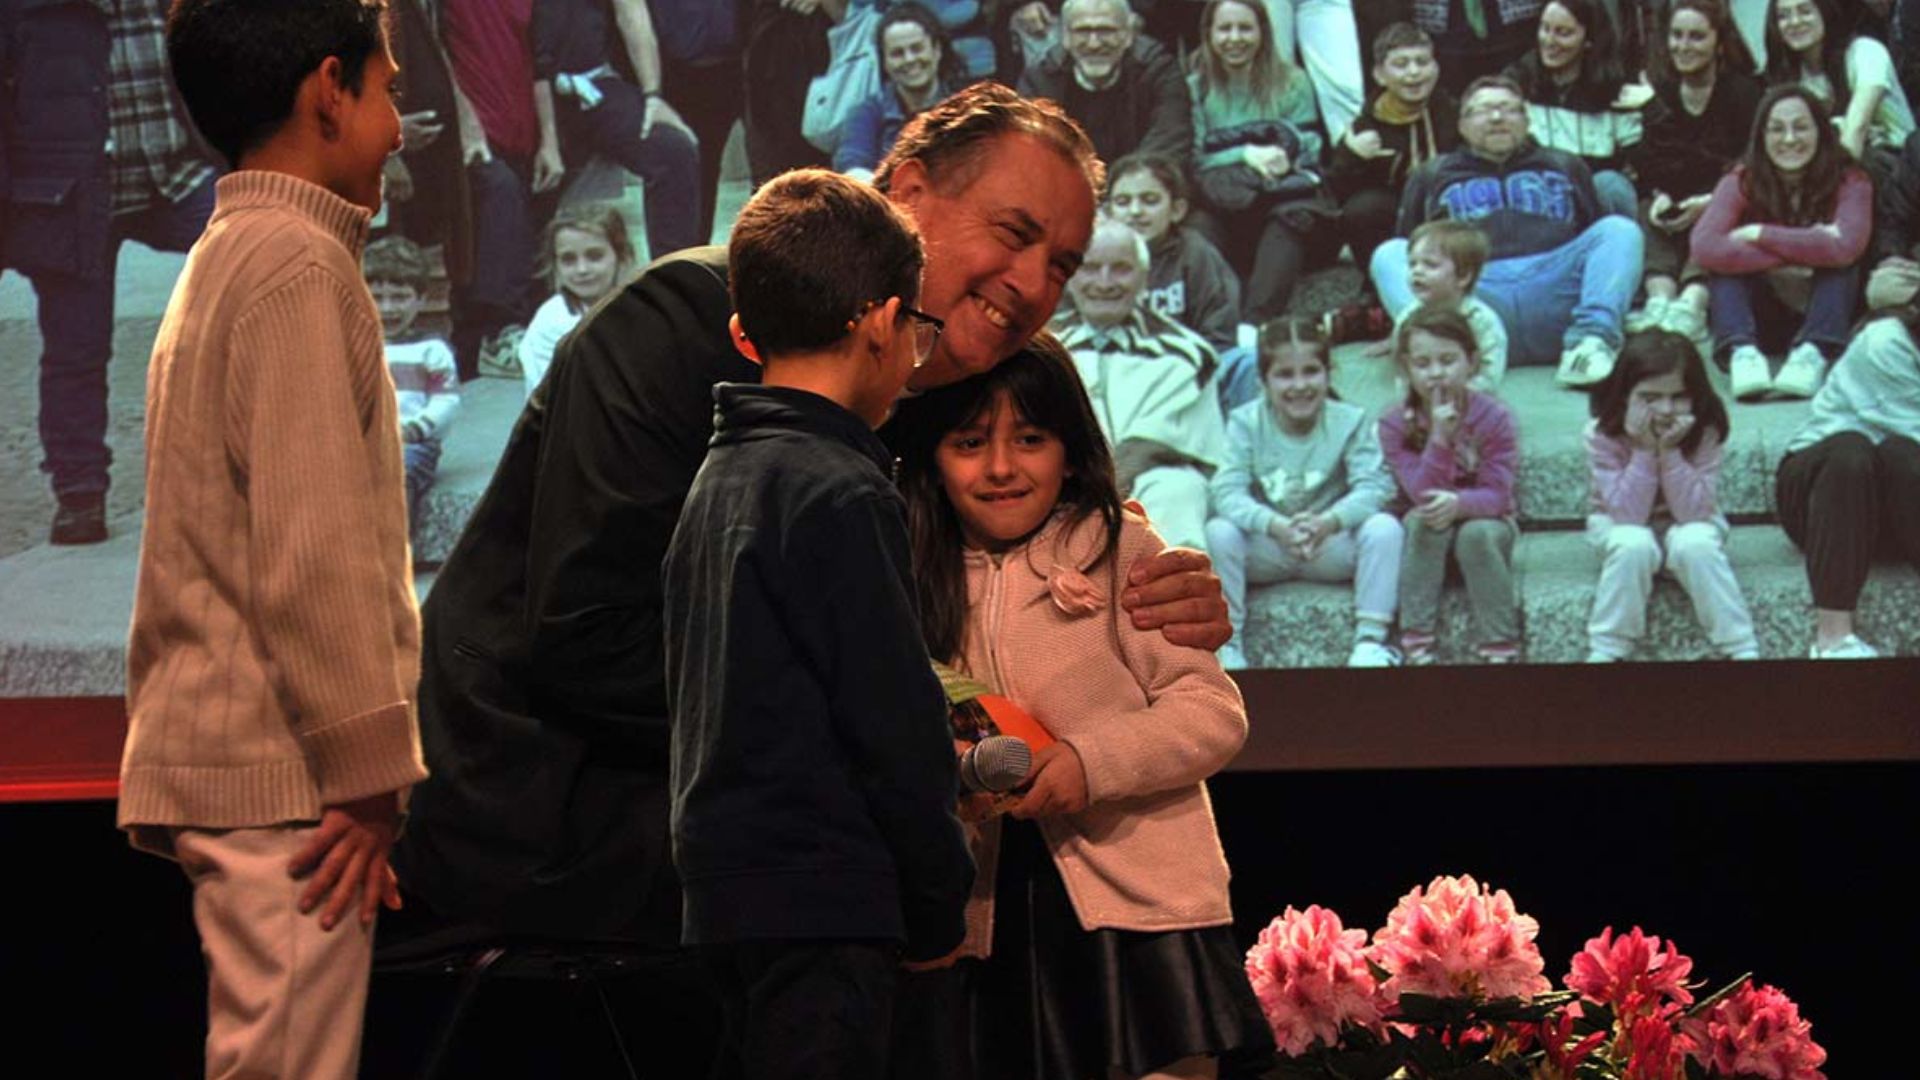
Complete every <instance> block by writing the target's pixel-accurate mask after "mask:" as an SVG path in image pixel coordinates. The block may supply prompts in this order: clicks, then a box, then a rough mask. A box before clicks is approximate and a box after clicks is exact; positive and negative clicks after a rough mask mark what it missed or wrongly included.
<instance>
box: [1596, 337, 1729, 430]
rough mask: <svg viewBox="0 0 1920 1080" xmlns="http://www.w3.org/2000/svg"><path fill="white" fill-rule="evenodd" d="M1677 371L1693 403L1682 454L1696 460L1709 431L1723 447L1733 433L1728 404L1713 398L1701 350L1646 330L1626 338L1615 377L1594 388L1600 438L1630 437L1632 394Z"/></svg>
mask: <svg viewBox="0 0 1920 1080" xmlns="http://www.w3.org/2000/svg"><path fill="white" fill-rule="evenodd" d="M1676 371H1677V372H1679V373H1680V385H1681V386H1682V387H1683V388H1684V389H1685V390H1686V392H1687V396H1688V397H1689V398H1691V399H1693V420H1694V423H1693V430H1691V431H1689V432H1687V433H1686V435H1685V436H1683V437H1682V438H1681V440H1680V453H1682V454H1683V455H1685V456H1687V457H1692V456H1693V452H1694V451H1695V450H1698V449H1700V440H1701V438H1702V437H1703V436H1705V434H1706V433H1707V431H1708V430H1712V431H1713V433H1714V434H1715V435H1716V436H1718V437H1719V440H1720V442H1721V443H1722V444H1724V443H1725V442H1726V441H1727V431H1728V430H1729V428H1730V427H1731V421H1730V420H1729V419H1728V417H1727V404H1726V402H1724V401H1721V400H1720V395H1719V394H1716V393H1714V392H1713V383H1712V382H1711V381H1709V380H1708V379H1707V365H1706V363H1705V362H1703V361H1702V360H1701V359H1700V350H1699V349H1698V348H1697V347H1695V345H1694V344H1693V342H1692V341H1690V340H1688V339H1687V338H1686V337H1685V336H1683V335H1680V334H1676V333H1673V332H1672V331H1670V330H1642V331H1640V332H1639V333H1635V334H1628V335H1627V340H1626V343H1625V344H1623V345H1622V346H1621V347H1620V358H1619V359H1618V360H1616V361H1614V365H1613V371H1612V372H1611V373H1610V374H1608V376H1607V377H1606V378H1605V379H1603V380H1601V382H1600V385H1599V386H1596V387H1594V388H1593V397H1592V398H1591V399H1590V400H1589V401H1588V403H1587V406H1588V409H1589V411H1591V412H1592V414H1593V418H1594V419H1595V420H1596V421H1598V426H1599V428H1600V431H1601V433H1602V434H1605V435H1610V436H1612V437H1614V438H1616V439H1617V438H1619V437H1620V436H1622V435H1624V434H1626V430H1627V405H1628V403H1629V402H1630V401H1631V400H1632V399H1633V388H1634V387H1636V386H1638V385H1640V384H1641V383H1642V382H1644V381H1646V380H1648V379H1657V378H1659V377H1660V376H1662V375H1671V374H1673V373H1674V372H1676Z"/></svg>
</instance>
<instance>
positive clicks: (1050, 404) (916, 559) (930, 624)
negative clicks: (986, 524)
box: [881, 331, 1121, 663]
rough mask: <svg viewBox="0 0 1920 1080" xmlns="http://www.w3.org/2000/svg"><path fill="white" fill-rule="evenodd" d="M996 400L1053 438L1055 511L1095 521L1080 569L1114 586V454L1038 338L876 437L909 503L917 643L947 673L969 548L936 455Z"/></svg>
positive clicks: (912, 402)
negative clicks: (1098, 571) (1058, 477)
mask: <svg viewBox="0 0 1920 1080" xmlns="http://www.w3.org/2000/svg"><path fill="white" fill-rule="evenodd" d="M1003 392H1004V393H1005V394H1006V395H1007V396H1008V398H1009V399H1011V402H1012V404H1013V407H1014V409H1015V410H1016V411H1017V412H1018V413H1019V414H1020V416H1021V417H1022V418H1023V419H1025V420H1026V421H1027V422H1028V423H1030V424H1033V425H1034V426H1035V427H1038V428H1042V429H1044V430H1046V431H1048V432H1051V433H1052V434H1053V436H1054V437H1055V438H1057V439H1059V440H1060V442H1061V445H1062V446H1063V447H1064V448H1065V450H1066V464H1067V478H1066V482H1065V483H1064V484H1062V485H1061V487H1060V501H1059V503H1058V505H1059V507H1060V508H1061V509H1063V510H1065V511H1066V514H1067V517H1068V520H1069V521H1070V522H1071V523H1073V524H1078V523H1079V522H1082V521H1086V520H1090V519H1097V520H1098V522H1099V524H1100V525H1101V527H1103V528H1104V529H1105V531H1106V536H1105V537H1104V540H1105V543H1104V544H1103V546H1102V547H1101V549H1100V555H1099V556H1098V557H1096V558H1095V559H1094V560H1093V561H1092V563H1091V564H1090V565H1087V566H1083V567H1079V568H1078V569H1080V570H1083V571H1092V570H1094V569H1095V568H1097V567H1099V566H1100V565H1101V564H1102V563H1105V564H1107V565H1108V572H1109V575H1110V576H1111V577H1112V579H1113V581H1114V583H1115V584H1117V583H1118V580H1119V578H1118V574H1119V567H1118V565H1117V564H1118V562H1119V560H1118V558H1117V557H1116V553H1117V552H1118V551H1119V547H1120V515H1121V508H1120V491H1119V488H1118V486H1117V485H1116V481H1115V480H1114V475H1113V451H1112V450H1111V449H1109V448H1108V446H1107V440H1106V436H1104V435H1102V434H1101V432H1100V421H1099V420H1098V419H1097V418H1096V417H1095V416H1094V413H1093V403H1092V402H1091V401H1089V400H1088V399H1087V388H1086V384H1085V383H1083V382H1082V381H1081V380H1080V373H1079V372H1078V371H1077V370H1075V368H1074V366H1073V357H1072V356H1071V355H1069V354H1068V353H1067V350H1066V348H1065V347H1064V346H1062V345H1061V344H1060V342H1059V339H1057V338H1055V337H1054V336H1053V335H1052V334H1051V333H1048V332H1045V331H1042V332H1041V333H1040V334H1038V335H1036V336H1035V337H1034V339H1033V340H1032V341H1030V342H1028V343H1027V347H1026V348H1025V349H1022V350H1021V351H1020V352H1017V353H1015V354H1014V355H1013V356H1012V357H1010V358H1008V359H1007V360H1004V361H1002V362H1001V363H999V364H998V365H996V366H995V367H994V368H993V369H992V370H991V371H987V372H983V373H982V374H979V375H975V376H974V377H972V378H970V379H964V380H962V381H960V382H957V383H954V384H952V385H951V386H943V387H940V388H939V389H937V390H931V391H928V392H927V393H925V394H922V395H920V396H919V397H915V398H911V399H908V400H906V401H903V402H901V403H900V410H899V413H898V415H896V416H895V418H894V420H893V422H892V423H890V424H888V425H887V426H886V427H885V428H883V429H881V434H882V435H884V436H885V437H886V439H887V441H888V443H889V445H890V447H891V448H892V450H893V452H894V453H896V454H898V455H900V466H899V471H900V477H899V484H900V494H901V495H902V496H903V497H904V498H905V499H906V502H907V532H908V535H909V537H910V539H911V541H912V546H913V578H914V582H915V583H916V589H917V592H918V593H919V601H920V628H921V633H922V636H923V637H925V638H926V642H927V653H928V654H929V655H930V656H932V657H933V658H934V659H936V660H939V661H942V662H946V663H951V662H953V661H955V660H958V659H960V654H961V651H962V649H963V648H964V646H965V641H964V638H965V633H966V626H967V566H966V541H965V539H964V537H963V535H962V533H961V531H960V519H959V516H958V515H957V514H956V513H955V512H954V509H953V503H952V502H950V501H949V500H948V499H947V491H946V487H945V485H944V483H943V482H942V480H941V477H940V466H939V463H938V462H937V461H936V460H935V456H934V455H935V452H936V451H937V450H938V449H939V448H940V444H941V443H942V442H943V441H944V440H945V439H946V437H947V434H948V433H949V432H952V431H954V430H955V429H957V428H961V427H964V426H966V425H967V424H969V423H971V422H972V421H973V420H974V419H975V418H977V417H979V416H980V415H981V414H982V413H984V412H986V411H987V410H989V409H991V408H993V403H994V401H995V399H996V398H998V397H999V395H1000V394H1001V393H1003ZM1116 591H1117V590H1116Z"/></svg>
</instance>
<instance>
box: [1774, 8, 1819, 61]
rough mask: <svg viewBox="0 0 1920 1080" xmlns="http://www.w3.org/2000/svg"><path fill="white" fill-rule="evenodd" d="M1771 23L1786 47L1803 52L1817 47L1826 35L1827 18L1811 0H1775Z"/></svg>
mask: <svg viewBox="0 0 1920 1080" xmlns="http://www.w3.org/2000/svg"><path fill="white" fill-rule="evenodd" d="M1773 24H1774V26H1776V27H1778V28H1779V30H1780V40H1782V41H1784V42H1786V43H1787V48H1789V49H1792V50H1793V51H1794V52H1797V53H1803V52H1808V51H1810V50H1813V49H1818V48H1819V47H1820V43H1821V42H1823V41H1825V40H1826V37H1827V20H1826V19H1825V18H1823V17H1822V16H1821V14H1820V8H1819V5H1817V4H1815V3H1814V2H1813V0H1776V2H1775V4H1774V5H1773Z"/></svg>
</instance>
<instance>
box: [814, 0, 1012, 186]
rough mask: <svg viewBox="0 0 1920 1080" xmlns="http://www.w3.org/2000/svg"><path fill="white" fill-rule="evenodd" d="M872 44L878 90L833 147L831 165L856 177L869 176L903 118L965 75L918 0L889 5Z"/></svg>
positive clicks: (944, 93) (959, 83)
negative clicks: (877, 64)
mask: <svg viewBox="0 0 1920 1080" xmlns="http://www.w3.org/2000/svg"><path fill="white" fill-rule="evenodd" d="M983 44H985V43H984V42H983ZM874 46H875V49H876V51H877V52H878V53H879V56H880V91H879V93H877V94H875V95H874V96H872V97H870V98H868V99H867V100H865V101H863V102H861V103H860V104H859V105H856V106H854V109H853V111H852V112H851V113H849V114H848V115H847V120H846V123H845V125H844V126H843V127H842V128H841V130H840V145H839V147H838V148H836V149H835V150H834V152H833V167H834V168H835V169H837V170H839V171H840V172H843V173H846V174H847V175H848V176H853V177H857V178H859V179H861V180H871V179H873V170H874V169H875V168H877V167H879V165H880V159H881V158H884V157H886V156H887V151H889V150H891V149H893V141H894V140H895V139H897V138H899V137H900V129H901V128H903V127H905V126H907V121H908V120H911V119H913V117H914V116H915V115H916V114H918V113H919V112H920V110H922V109H924V108H926V107H927V106H929V105H932V104H933V103H934V102H936V101H939V100H940V99H942V98H944V97H946V96H947V95H948V94H951V93H953V92H954V91H955V90H958V89H960V87H961V86H963V85H965V84H966V81H967V65H966V62H965V61H964V60H962V59H961V57H960V54H959V53H957V52H955V51H954V48H953V42H951V41H949V40H948V39H947V32H946V30H944V29H942V28H941V26H940V22H939V20H938V19H937V18H935V17H934V14H933V13H932V12H930V11H928V10H927V9H926V8H923V7H921V6H920V5H919V4H900V5H898V6H895V7H891V8H888V9H887V12H886V14H884V15H882V16H881V17H880V23H879V27H878V29H876V30H875V31H874ZM989 49H991V46H989Z"/></svg>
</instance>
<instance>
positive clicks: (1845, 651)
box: [1807, 634, 1880, 660]
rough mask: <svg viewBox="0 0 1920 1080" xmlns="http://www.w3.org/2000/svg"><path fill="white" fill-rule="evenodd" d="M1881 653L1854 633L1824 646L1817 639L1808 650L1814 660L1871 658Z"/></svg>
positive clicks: (1808, 654) (1809, 655)
mask: <svg viewBox="0 0 1920 1080" xmlns="http://www.w3.org/2000/svg"><path fill="white" fill-rule="evenodd" d="M1879 655H1880V650H1878V649H1876V648H1874V647H1873V646H1871V645H1869V644H1867V643H1866V642H1864V641H1861V640H1860V638H1859V637H1858V636H1856V635H1854V634H1848V635H1847V636H1846V637H1843V638H1841V639H1840V640H1839V641H1836V642H1834V643H1833V644H1831V645H1828V646H1826V647H1824V648H1822V647H1821V645H1820V643H1819V642H1817V641H1816V642H1814V643H1813V648H1811V649H1809V650H1808V651H1807V656H1808V657H1809V658H1810V659H1813V660H1871V659H1873V658H1874V657H1876V656H1879Z"/></svg>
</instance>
